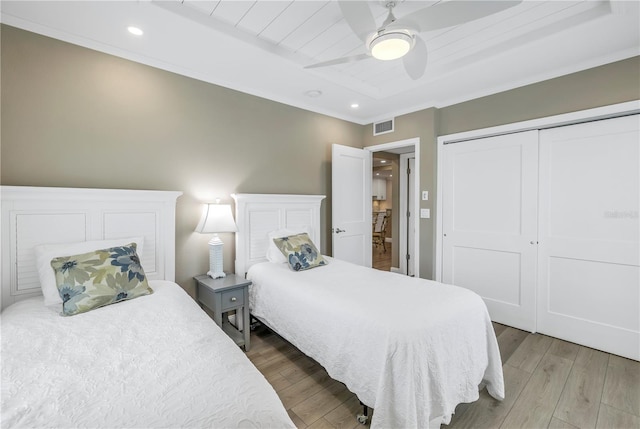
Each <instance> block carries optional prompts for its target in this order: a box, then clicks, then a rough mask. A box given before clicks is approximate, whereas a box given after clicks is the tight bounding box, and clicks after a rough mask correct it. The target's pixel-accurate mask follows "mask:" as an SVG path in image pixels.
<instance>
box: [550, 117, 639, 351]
mask: <svg viewBox="0 0 640 429" xmlns="http://www.w3.org/2000/svg"><path fill="white" fill-rule="evenodd" d="M639 124H640V120H639V117H638V115H635V116H628V117H623V118H616V119H609V120H601V121H595V122H589V123H585V124H579V125H572V126H566V127H560V128H554V129H550V130H544V131H541V132H540V215H539V221H540V224H539V233H540V236H539V241H540V244H539V262H538V265H539V271H538V294H539V302H538V331H539V332H542V333H545V334H549V335H552V336H554V337H558V338H562V339H565V340H568V341H573V342H576V343H580V344H584V345H587V346H590V347H594V348H597V349H601V350H605V351H608V352H612V353H615V354H619V355H622V356H626V357H629V358H633V359H636V360H637V359H640V343H639V335H640V334H639V331H640V268H639V260H640V255H639V250H638V249H639V245H640V243H639V242H638V235H639V234H640V230H639V228H638V226H639V224H640V221H639V219H638V210H639V207H638V206H639V202H638V199H639V195H640V188H639V183H640V177H639V173H638V171H639V170H640V162H639V160H640V153H639V150H638V147H639V145H640V143H639V142H640V135H639V133H638V128H639Z"/></svg>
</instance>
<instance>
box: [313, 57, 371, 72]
mask: <svg viewBox="0 0 640 429" xmlns="http://www.w3.org/2000/svg"><path fill="white" fill-rule="evenodd" d="M367 58H371V55H369V54H358V55H351V56H349V57H342V58H336V59H335V60H329V61H323V62H321V63H315V64H311V65H308V66H305V67H304V68H305V69H315V68H318V67H327V66H335V65H336V64H347V63H355V62H356V61H360V60H366V59H367Z"/></svg>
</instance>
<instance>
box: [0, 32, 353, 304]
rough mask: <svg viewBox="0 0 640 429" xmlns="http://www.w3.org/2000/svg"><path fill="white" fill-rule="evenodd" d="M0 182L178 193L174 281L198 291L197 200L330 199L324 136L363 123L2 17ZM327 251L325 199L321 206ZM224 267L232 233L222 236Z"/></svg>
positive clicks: (201, 262)
mask: <svg viewBox="0 0 640 429" xmlns="http://www.w3.org/2000/svg"><path fill="white" fill-rule="evenodd" d="M1 31H2V33H1V41H2V47H1V48H2V51H1V52H2V64H1V66H2V69H1V72H2V75H1V78H2V81H1V85H2V105H1V108H2V111H1V112H2V116H1V120H2V131H1V138H2V141H1V152H0V155H1V165H0V166H1V175H0V181H1V183H2V184H3V185H29V186H68V187H97V188H129V189H134V188H135V189H161V190H178V191H183V192H184V195H183V196H182V197H180V198H179V200H178V204H177V221H176V246H177V248H176V280H177V282H178V283H179V284H180V285H181V286H183V287H184V288H185V289H187V290H188V291H189V292H193V285H194V284H193V280H192V279H191V277H192V276H194V275H197V274H201V273H204V272H206V271H207V268H208V251H207V241H208V240H209V239H210V238H211V237H210V236H209V235H201V234H198V233H195V232H193V230H194V228H195V226H196V224H197V222H198V218H199V216H200V210H201V202H203V201H207V200H212V199H213V198H215V197H220V198H221V199H222V202H227V203H232V202H233V201H232V199H231V197H230V194H231V193H234V192H256V193H261V192H268V193H309V194H325V195H327V197H329V196H330V188H331V184H330V164H331V144H332V143H339V144H343V145H350V146H359V147H361V132H362V126H360V125H356V124H352V123H349V122H345V121H341V120H338V119H334V118H330V117H327V116H323V115H319V114H315V113H311V112H308V111H305V110H301V109H297V108H294V107H289V106H286V105H283V104H279V103H275V102H271V101H268V100H265V99H261V98H258V97H254V96H250V95H246V94H243V93H239V92H236V91H232V90H229V89H225V88H222V87H219V86H216V85H211V84H208V83H204V82H201V81H198V80H194V79H190V78H186V77H183V76H179V75H176V74H173V73H169V72H165V71H161V70H158V69H155V68H152V67H148V66H144V65H141V64H137V63H134V62H131V61H127V60H123V59H120V58H117V57H114V56H110V55H106V54H102V53H99V52H96V51H92V50H88V49H85V48H81V47H78V46H74V45H71V44H67V43H64V42H61V41H57V40H54V39H50V38H47V37H43V36H39V35H36V34H34V33H30V32H26V31H22V30H19V29H16V28H13V27H9V26H5V25H3V26H2V30H1ZM322 207H323V213H322V219H323V237H325V243H324V246H323V247H324V249H323V251H325V252H329V251H330V245H328V244H327V243H330V241H328V240H330V234H329V230H330V228H327V226H328V225H329V222H330V215H329V214H330V200H327V201H326V202H325V203H323V206H322ZM221 238H222V240H223V241H224V242H225V270H226V271H233V254H234V244H233V241H234V237H233V234H222V235H221Z"/></svg>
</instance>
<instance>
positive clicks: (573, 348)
mask: <svg viewBox="0 0 640 429" xmlns="http://www.w3.org/2000/svg"><path fill="white" fill-rule="evenodd" d="M580 347H581V346H579V345H578V344H574V343H570V342H568V341H563V340H559V339H557V338H554V339H553V342H552V343H551V347H549V350H548V351H547V353H550V354H552V355H556V356H560V357H561V358H565V359H569V360H575V359H576V356H577V355H578V351H579V350H580Z"/></svg>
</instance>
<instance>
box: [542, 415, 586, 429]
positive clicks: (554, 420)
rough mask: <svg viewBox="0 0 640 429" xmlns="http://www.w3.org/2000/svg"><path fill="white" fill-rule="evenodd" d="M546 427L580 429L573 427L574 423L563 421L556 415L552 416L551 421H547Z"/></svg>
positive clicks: (551, 428) (550, 428) (552, 428)
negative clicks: (547, 425)
mask: <svg viewBox="0 0 640 429" xmlns="http://www.w3.org/2000/svg"><path fill="white" fill-rule="evenodd" d="M548 429H580V428H578V427H575V426H574V425H572V424H569V423H567V422H563V421H562V420H560V419H558V418H556V417H552V418H551V423H549V428H548Z"/></svg>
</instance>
